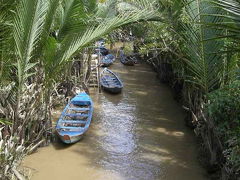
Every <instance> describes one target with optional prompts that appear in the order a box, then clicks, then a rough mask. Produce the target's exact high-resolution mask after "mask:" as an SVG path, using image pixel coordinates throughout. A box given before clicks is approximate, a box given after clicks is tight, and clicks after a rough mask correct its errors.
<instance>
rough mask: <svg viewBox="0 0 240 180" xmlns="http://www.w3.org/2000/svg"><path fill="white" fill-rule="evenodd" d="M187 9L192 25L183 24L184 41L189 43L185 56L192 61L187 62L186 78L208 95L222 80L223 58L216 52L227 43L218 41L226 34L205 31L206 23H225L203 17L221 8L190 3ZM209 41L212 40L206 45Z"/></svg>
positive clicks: (210, 17) (218, 31)
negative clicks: (204, 24) (219, 37)
mask: <svg viewBox="0 0 240 180" xmlns="http://www.w3.org/2000/svg"><path fill="white" fill-rule="evenodd" d="M185 9H186V13H187V16H188V17H189V20H190V22H189V23H186V24H182V28H183V30H184V33H183V34H182V37H183V39H184V40H185V42H186V43H185V46H186V47H185V52H186V54H187V55H188V57H189V60H185V62H186V64H187V65H188V67H187V70H188V72H189V73H187V74H186V77H187V78H188V80H189V81H190V82H194V83H195V84H198V85H199V86H200V87H201V88H202V90H203V91H204V92H205V93H207V92H209V91H212V90H213V89H215V88H216V87H218V86H219V83H220V80H221V78H222V76H221V75H222V71H223V56H222V55H221V54H217V53H216V52H218V51H219V50H221V49H222V48H223V41H222V40H221V39H220V40H218V39H217V38H216V37H218V36H219V35H221V34H222V33H223V31H222V30H218V29H213V28H208V27H205V26H203V25H202V23H221V22H223V18H221V17H214V16H202V14H209V13H213V14H214V13H216V14H217V13H220V12H219V11H220V10H219V9H218V8H215V7H214V6H211V5H210V4H209V3H207V2H201V1H192V2H187V3H186V6H185ZM214 38H216V39H214ZM206 39H212V40H209V41H206Z"/></svg>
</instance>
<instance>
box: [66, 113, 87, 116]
mask: <svg viewBox="0 0 240 180" xmlns="http://www.w3.org/2000/svg"><path fill="white" fill-rule="evenodd" d="M64 116H69V117H75V116H80V117H88V116H89V115H88V114H81V113H75V114H68V113H67V114H65V115H64Z"/></svg>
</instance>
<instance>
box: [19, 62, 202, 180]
mask: <svg viewBox="0 0 240 180" xmlns="http://www.w3.org/2000/svg"><path fill="white" fill-rule="evenodd" d="M111 69H112V70H114V71H115V72H116V73H118V74H119V75H120V78H121V79H122V80H123V83H124V89H123V93H122V94H119V95H111V94H107V93H104V92H103V93H101V94H95V93H94V92H91V96H92V97H93V100H94V117H93V121H92V124H91V126H90V129H89V131H88V132H87V133H86V135H85V137H84V138H83V140H82V141H80V142H78V143H76V144H74V145H70V146H67V145H63V144H62V143H60V142H58V143H54V144H52V145H50V146H48V147H44V148H40V149H39V150H38V151H37V152H36V153H34V154H32V155H30V156H28V157H27V158H26V159H25V160H24V163H23V164H24V166H26V167H30V168H31V169H32V170H33V171H32V172H33V177H32V179H33V180H38V179H39V180H40V179H41V180H42V179H46V180H47V179H58V180H61V179H64V180H65V179H79V177H81V179H83V180H84V179H86V180H88V179H104V180H105V179H121V180H123V179H127V180H128V179H136V180H137V179H148V180H152V179H163V180H164V179H166V180H174V179H176V180H177V179H184V180H188V179H189V180H192V179H195V180H204V179H207V177H206V174H205V170H204V169H203V168H202V167H201V166H200V165H199V163H198V160H197V146H196V141H195V137H194V135H193V133H192V132H191V130H189V129H188V128H187V127H185V125H184V116H185V113H184V112H183V110H182V108H181V106H180V105H179V104H177V103H176V102H175V101H174V98H173V96H172V93H171V89H170V88H169V87H167V86H166V85H163V84H159V81H158V79H157V78H156V74H155V73H154V72H152V70H151V68H150V67H149V66H148V65H144V64H138V65H137V66H135V67H126V66H123V65H122V64H120V63H115V64H114V65H112V67H111Z"/></svg>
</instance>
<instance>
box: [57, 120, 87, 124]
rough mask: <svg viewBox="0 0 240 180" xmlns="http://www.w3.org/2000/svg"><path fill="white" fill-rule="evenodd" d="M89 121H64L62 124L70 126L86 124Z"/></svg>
mask: <svg viewBox="0 0 240 180" xmlns="http://www.w3.org/2000/svg"><path fill="white" fill-rule="evenodd" d="M86 122H87V121H81V120H62V121H61V123H70V124H85V123H86Z"/></svg>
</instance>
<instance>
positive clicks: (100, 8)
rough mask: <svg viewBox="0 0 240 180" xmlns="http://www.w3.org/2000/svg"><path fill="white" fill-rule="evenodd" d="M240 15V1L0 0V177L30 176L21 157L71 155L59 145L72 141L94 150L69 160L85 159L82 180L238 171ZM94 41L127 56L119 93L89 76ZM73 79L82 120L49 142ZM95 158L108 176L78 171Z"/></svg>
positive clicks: (234, 175) (231, 179)
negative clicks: (78, 132) (87, 121)
mask: <svg viewBox="0 0 240 180" xmlns="http://www.w3.org/2000/svg"><path fill="white" fill-rule="evenodd" d="M239 22H240V2H239V0H0V179H3V180H9V179H20V180H23V179H31V177H32V176H31V175H30V174H31V170H29V168H26V167H25V165H24V163H22V162H23V160H24V159H26V161H28V165H27V166H31V165H32V166H34V164H33V163H32V162H33V161H35V162H38V164H41V163H44V162H47V159H46V160H45V161H44V162H41V159H44V157H47V156H48V155H50V154H57V153H59V154H60V155H61V156H60V157H67V158H70V159H72V161H73V160H74V159H75V158H76V156H75V155H74V156H72V155H71V153H70V152H69V151H79V149H80V150H81V149H83V150H85V151H84V152H86V151H89V152H92V151H94V152H92V154H90V153H89V154H87V153H86V154H85V156H84V157H81V158H79V159H78V160H79V162H80V163H81V162H84V163H85V165H86V164H87V162H89V161H90V159H91V158H90V157H95V159H94V158H93V159H91V160H93V162H92V163H89V164H88V165H87V167H85V166H83V167H84V168H86V170H84V171H83V172H82V174H88V173H89V176H85V175H84V176H82V178H83V179H166V180H168V179H169V180H171V179H178V177H179V178H180V179H194V174H195V173H196V174H197V175H196V177H197V178H196V179H223V180H238V179H239V177H240V174H239V173H240V100H239V95H240V81H239V75H240V71H239V70H240V69H239V58H240V57H239V51H240V49H239V45H240V44H239V42H240V41H239V40H240V36H239V35H240V23H239ZM101 40H104V42H105V44H106V47H107V48H108V49H109V51H110V52H111V53H113V54H114V55H115V56H116V59H117V60H118V59H119V58H121V55H120V54H121V53H120V52H121V51H124V52H125V54H126V55H127V56H129V57H131V58H134V59H136V61H137V63H136V65H135V66H134V67H125V66H123V65H122V64H120V63H118V62H115V64H113V69H112V70H114V71H116V72H117V73H118V74H119V77H120V78H122V80H123V84H124V87H123V92H122V94H120V95H106V94H105V93H104V92H102V90H101V87H99V88H98V89H97V90H96V89H95V90H93V88H91V87H90V86H89V82H90V79H91V74H92V71H93V69H92V68H91V59H92V54H94V53H95V51H96V48H98V47H97V45H96V42H97V41H101ZM150 67H151V68H150ZM96 68H98V69H99V68H100V67H99V64H97V67H96ZM79 89H80V90H84V91H85V92H87V93H88V94H89V95H90V96H91V97H92V98H93V101H94V112H93V122H92V125H91V126H90V129H89V131H88V132H87V133H86V135H85V137H84V138H83V140H81V141H80V142H79V143H76V144H73V145H71V146H66V145H60V146H59V144H61V142H58V141H57V142H56V139H57V137H56V134H55V126H56V121H57V119H58V118H59V116H60V114H61V112H62V110H63V108H64V106H65V105H66V104H67V102H69V101H70V99H71V98H73V97H74V96H75V95H76V94H77V92H78V90H79ZM173 99H174V101H173ZM147 103H149V104H148V105H146V104H147ZM143 104H145V106H143ZM106 108H107V109H108V110H109V111H106ZM100 109H103V110H100ZM57 111H60V112H59V113H58V115H57V117H56V112H57ZM124 114H125V116H124ZM119 118H122V120H123V119H124V121H121V120H119ZM126 119H128V120H129V119H130V120H129V121H127V122H126ZM106 120H107V121H106ZM113 120H115V121H113ZM165 121H166V122H165ZM145 122H148V124H147V125H145V124H144V123H145ZM167 122H168V123H169V122H171V123H170V125H169V124H166V123H167ZM122 126H123V128H121V127H122ZM106 127H107V130H106V131H105V130H104V129H105V128H106ZM155 127H156V129H155ZM99 129H100V130H101V129H102V131H104V132H102V131H100V130H99ZM154 129H155V131H154ZM117 130H122V131H121V132H125V133H123V134H121V133H120V132H119V133H120V134H114V133H116V132H117ZM157 131H159V132H160V133H156V132H157ZM130 132H131V133H130ZM163 134H164V135H165V136H163ZM111 136H112V137H111ZM170 136H171V137H172V136H176V138H169V137H170ZM100 137H101V138H102V139H101V138H100ZM104 137H105V138H104ZM107 137H108V138H107ZM110 137H111V138H110ZM179 138H180V139H181V138H183V139H181V140H180V141H179ZM98 140H99V141H100V142H105V144H103V146H107V145H109V143H110V144H111V143H112V144H113V145H114V146H107V149H104V148H102V149H101V148H100V147H102V146H97V145H96V146H95V144H98V143H99V141H98ZM135 142H137V143H135ZM171 143H173V144H171ZM52 144H58V145H55V146H53V145H52ZM146 144H148V145H149V146H146ZM90 145H91V146H90ZM161 145H162V146H161ZM163 146H164V148H163ZM44 148H50V149H45V150H44ZM84 148H85V149H84ZM178 148H179V151H177V150H176V149H178ZM42 149H43V150H42ZM54 149H55V150H54ZM66 149H67V150H69V151H66ZM41 150H42V151H41ZM61 150H63V151H61ZM43 151H44V152H43ZM84 152H81V153H80V154H81V156H82V154H84ZM148 152H151V156H150V155H149V154H150V153H149V154H147V153H148ZM156 152H158V154H157V153H156ZM38 153H39V155H40V154H41V153H42V154H43V156H40V157H37V154H38ZM61 153H62V154H61ZM69 153H70V154H69ZM154 153H155V154H154ZM99 154H100V155H99ZM106 154H110V155H109V156H107V155H106ZM153 154H154V155H153ZM159 154H161V158H160V155H159ZM163 154H165V156H164V155H163ZM32 155H33V156H32ZM34 155H36V157H35V156H34ZM118 155H119V156H120V155H121V157H118ZM130 155H131V156H130ZM148 155H149V156H148ZM167 155H169V156H167ZM187 155H189V156H188V157H186V156H187ZM29 157H30V158H31V157H32V160H29V159H28V158H29ZM52 157H54V156H52ZM142 157H144V158H145V159H144V158H143V159H144V160H142V159H141V158H142ZM57 158H59V157H57ZM87 158H89V160H88V159H87ZM104 158H106V159H107V158H109V159H108V160H106V159H104ZM124 158H127V160H126V161H123V159H124ZM164 158H165V159H164ZM96 159H97V160H96ZM98 159H99V161H101V163H99V164H100V165H99V166H100V167H101V168H102V169H104V170H106V171H104V173H105V174H106V173H107V174H108V175H109V176H105V175H103V174H104V173H103V172H100V170H99V171H97V172H95V171H93V170H92V169H91V170H89V168H91V167H94V165H95V164H97V163H98ZM29 161H30V162H29ZM51 161H53V162H54V160H51ZM72 161H71V162H69V163H72ZM95 161H96V163H94V162H95ZM147 161H149V164H147ZM66 162H68V161H66ZM180 162H183V163H182V164H181V163H180ZM59 163H63V164H64V162H59ZM74 163H76V162H74ZM74 163H73V164H74ZM122 164H123V165H125V167H126V169H124V168H123V166H122ZM162 164H163V165H162ZM44 166H45V168H46V167H48V166H47V165H44ZM76 166H77V165H76ZM81 166H82V165H81ZM162 166H164V168H163V167H162ZM56 168H59V169H56V171H62V170H61V167H56ZM84 168H83V169H84ZM161 168H162V169H164V170H162V169H161ZM30 169H31V168H30ZM39 169H41V168H39ZM48 169H49V168H48ZM202 169H204V170H202ZM69 171H70V172H69V173H71V174H73V175H74V176H69V177H71V178H72V179H78V178H80V177H81V175H80V174H79V175H76V174H74V173H76V172H77V171H78V169H76V171H75V169H74V171H73V170H72V171H71V168H70V169H69ZM88 171H89V172H88ZM161 171H162V172H164V173H162V174H161ZM165 171H166V174H165ZM203 171H204V172H203ZM115 172H116V173H117V174H114V173H115ZM205 172H206V173H205ZM102 173H103V174H102ZM91 174H92V175H91ZM93 174H94V175H93ZM202 174H204V175H202ZM44 175H47V176H41V177H40V176H39V179H42V178H43V177H44V178H45V179H48V178H47V177H49V179H52V178H51V175H49V174H44ZM75 175H76V176H75ZM90 175H91V176H90ZM95 175H96V176H95ZM54 177H56V176H55V175H54V176H53V178H54ZM67 177H68V176H67ZM203 177H204V178H203ZM60 178H61V177H60ZM33 179H34V176H33Z"/></svg>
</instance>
